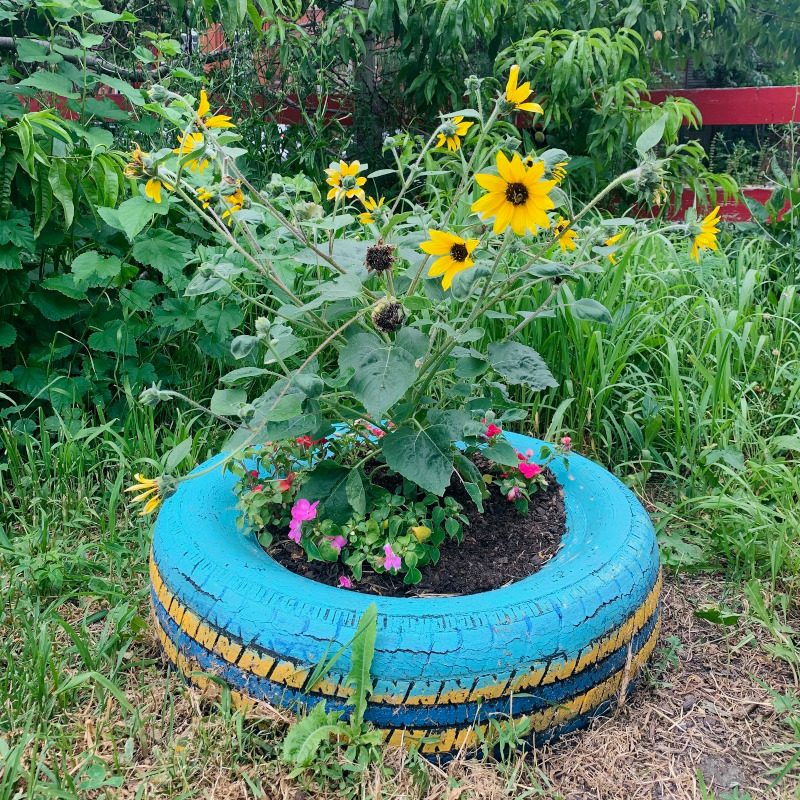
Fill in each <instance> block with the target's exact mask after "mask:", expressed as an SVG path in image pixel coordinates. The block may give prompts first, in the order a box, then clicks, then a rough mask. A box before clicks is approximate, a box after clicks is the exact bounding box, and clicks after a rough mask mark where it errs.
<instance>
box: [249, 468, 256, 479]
mask: <svg viewBox="0 0 800 800" xmlns="http://www.w3.org/2000/svg"><path fill="white" fill-rule="evenodd" d="M250 477H251V478H257V477H258V470H257V469H251V470H250Z"/></svg>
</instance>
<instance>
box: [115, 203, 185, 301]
mask: <svg viewBox="0 0 800 800" xmlns="http://www.w3.org/2000/svg"><path fill="white" fill-rule="evenodd" d="M123 205H124V204H123ZM191 252H192V243H191V242H190V241H189V240H188V239H184V238H183V237H182V236H176V235H175V234H174V233H172V232H171V231H166V230H163V229H161V228H159V229H158V230H152V231H150V232H149V233H148V235H147V236H146V237H144V238H141V239H137V240H136V242H134V245H133V257H134V258H135V259H136V260H137V261H138V262H139V263H140V264H144V266H146V267H153V268H155V269H157V270H158V271H159V272H160V273H161V274H162V275H163V276H164V280H165V281H167V283H170V281H172V280H173V279H174V278H175V277H177V276H178V275H181V274H182V273H183V268H184V266H186V260H187V259H188V258H189V256H190V255H191ZM186 294H189V292H186Z"/></svg>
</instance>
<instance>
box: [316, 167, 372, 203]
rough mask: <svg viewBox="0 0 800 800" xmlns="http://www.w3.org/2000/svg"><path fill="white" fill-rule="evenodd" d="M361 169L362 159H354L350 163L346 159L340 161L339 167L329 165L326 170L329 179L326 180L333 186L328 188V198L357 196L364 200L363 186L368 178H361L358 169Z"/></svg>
mask: <svg viewBox="0 0 800 800" xmlns="http://www.w3.org/2000/svg"><path fill="white" fill-rule="evenodd" d="M360 169H361V162H360V161H352V162H351V163H350V164H348V163H346V162H345V161H340V162H339V168H338V169H336V168H334V167H329V168H328V169H326V170H325V174H326V175H327V176H328V179H327V180H326V181H325V182H326V183H327V184H328V185H329V186H330V187H331V188H330V189H329V190H328V200H330V199H331V198H334V197H335V198H336V199H337V200H338V199H339V198H340V197H345V198H347V199H348V200H350V199H351V198H353V197H357V198H358V199H359V200H361V201H362V202H363V201H364V190H363V189H362V188H361V187H362V186H363V185H364V184H365V183H366V182H367V179H366V178H359V177H358V171H359V170H360Z"/></svg>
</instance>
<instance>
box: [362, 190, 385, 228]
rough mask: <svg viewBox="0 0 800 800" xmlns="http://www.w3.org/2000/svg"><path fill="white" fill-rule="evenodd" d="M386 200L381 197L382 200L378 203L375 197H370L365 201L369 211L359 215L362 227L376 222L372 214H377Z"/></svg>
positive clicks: (365, 206)
mask: <svg viewBox="0 0 800 800" xmlns="http://www.w3.org/2000/svg"><path fill="white" fill-rule="evenodd" d="M385 199H386V198H385V197H381V199H380V200H377V201H376V200H375V198H374V197H369V198H367V199H366V200H364V208H366V209H367V210H366V211H365V212H364V213H363V214H359V215H358V221H359V222H360V223H361V224H362V225H371V224H372V223H373V222H375V218H374V217H373V216H372V214H373V213H374V212H375V210H376V209H378V208H380V207H381V206H382V205H383V201H384V200H385Z"/></svg>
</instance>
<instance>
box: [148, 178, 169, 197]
mask: <svg viewBox="0 0 800 800" xmlns="http://www.w3.org/2000/svg"><path fill="white" fill-rule="evenodd" d="M162 186H163V187H164V188H165V189H166V190H167V191H168V192H171V191H172V189H173V188H174V187H172V186H170V184H168V183H166V181H162V180H161V179H160V178H150V180H149V181H147V183H146V184H145V185H144V193H145V194H146V195H147V196H148V197H149V198H150V199H151V200H155V201H156V203H160V202H161V187H162Z"/></svg>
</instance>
